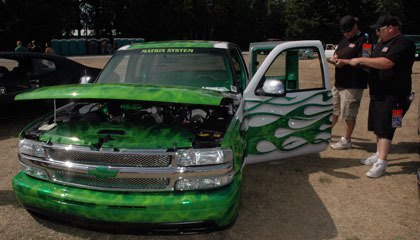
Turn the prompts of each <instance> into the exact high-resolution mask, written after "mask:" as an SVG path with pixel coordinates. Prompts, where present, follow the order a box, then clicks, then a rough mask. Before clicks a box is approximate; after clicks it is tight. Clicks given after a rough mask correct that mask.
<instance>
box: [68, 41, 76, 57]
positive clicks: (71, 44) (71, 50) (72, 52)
mask: <svg viewBox="0 0 420 240" xmlns="http://www.w3.org/2000/svg"><path fill="white" fill-rule="evenodd" d="M68 43H69V56H74V55H78V51H77V40H76V39H69V40H68Z"/></svg>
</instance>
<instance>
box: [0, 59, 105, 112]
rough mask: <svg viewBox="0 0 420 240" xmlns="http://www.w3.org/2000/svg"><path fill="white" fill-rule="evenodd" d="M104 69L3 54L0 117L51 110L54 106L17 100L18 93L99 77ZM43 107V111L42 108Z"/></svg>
mask: <svg viewBox="0 0 420 240" xmlns="http://www.w3.org/2000/svg"><path fill="white" fill-rule="evenodd" d="M100 71H101V69H98V68H92V67H88V66H85V65H83V64H80V63H77V62H75V61H73V60H70V59H68V58H65V57H61V56H59V55H53V54H44V53H32V52H0V118H4V117H8V116H12V115H16V114H22V113H25V112H30V111H38V110H39V111H42V110H47V109H44V108H48V105H50V103H47V105H45V104H46V103H45V102H36V101H35V102H25V101H22V102H20V101H14V98H15V96H16V95H17V94H19V93H22V92H25V91H31V90H33V89H35V88H39V87H43V86H53V85H62V84H77V83H80V82H81V81H82V79H83V81H87V80H88V79H90V78H96V76H97V75H98V74H99V72H100ZM40 107H42V108H43V109H40Z"/></svg>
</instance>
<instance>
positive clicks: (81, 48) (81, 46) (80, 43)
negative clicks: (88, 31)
mask: <svg viewBox="0 0 420 240" xmlns="http://www.w3.org/2000/svg"><path fill="white" fill-rule="evenodd" d="M76 42H77V55H86V39H82V38H79V39H76Z"/></svg>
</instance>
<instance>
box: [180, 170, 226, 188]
mask: <svg viewBox="0 0 420 240" xmlns="http://www.w3.org/2000/svg"><path fill="white" fill-rule="evenodd" d="M232 179H233V172H231V173H228V174H227V175H223V176H206V177H196V178H182V179H179V180H178V181H177V182H176V185H175V189H176V190H179V191H186V190H199V189H211V188H218V187H222V186H225V185H227V184H229V183H231V182H232Z"/></svg>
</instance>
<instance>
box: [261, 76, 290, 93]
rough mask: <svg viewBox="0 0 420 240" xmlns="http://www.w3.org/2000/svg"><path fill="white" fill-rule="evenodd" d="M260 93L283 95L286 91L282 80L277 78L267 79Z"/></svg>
mask: <svg viewBox="0 0 420 240" xmlns="http://www.w3.org/2000/svg"><path fill="white" fill-rule="evenodd" d="M258 93H260V94H262V95H269V96H283V95H284V94H285V93H286V91H285V88H284V84H283V82H282V81H280V80H277V79H266V80H265V81H264V84H263V86H262V88H261V89H260V91H259V92H258Z"/></svg>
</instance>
